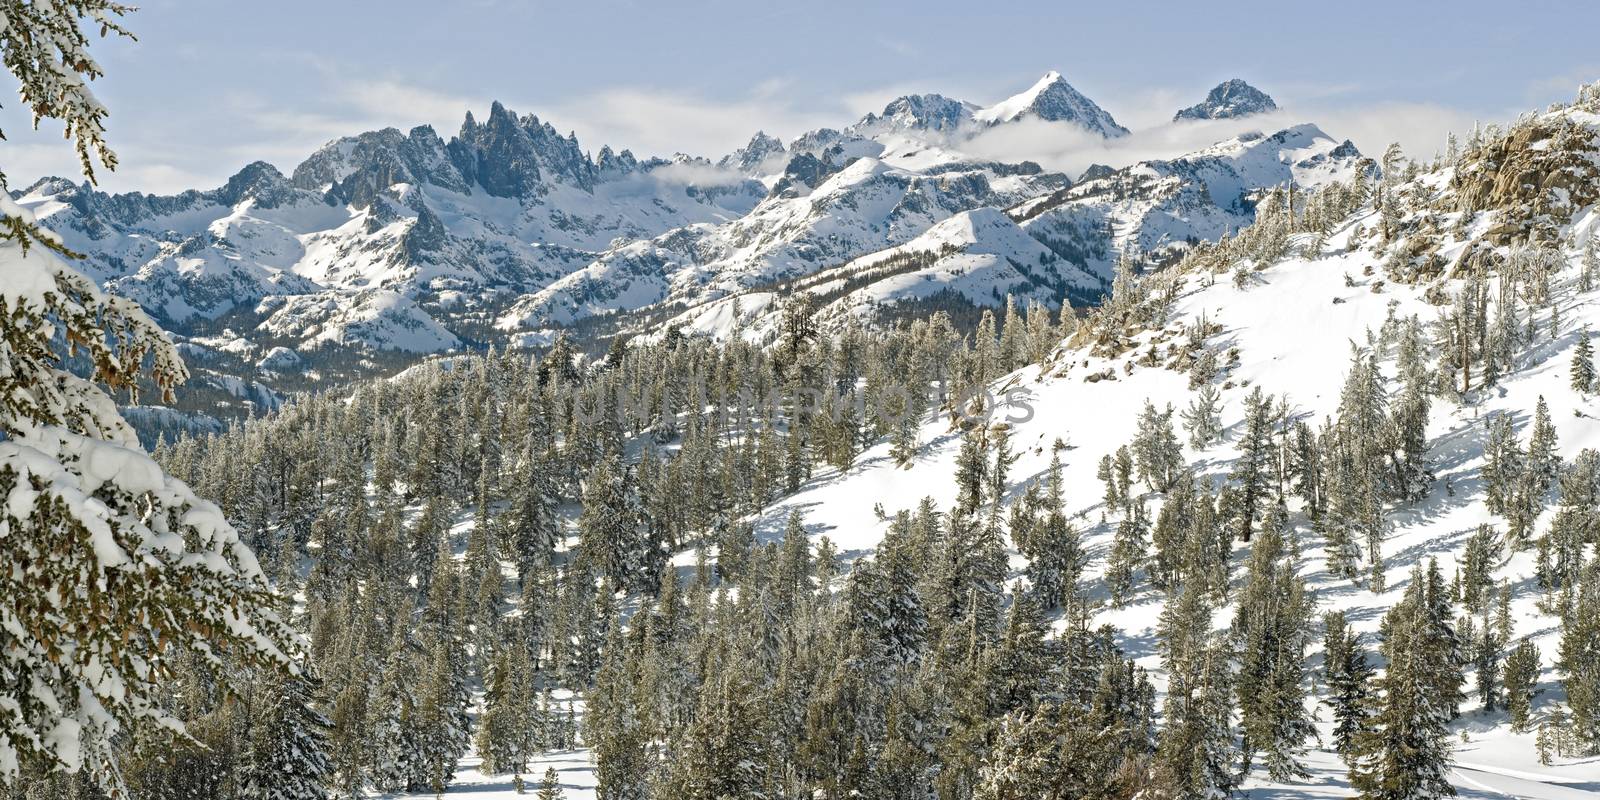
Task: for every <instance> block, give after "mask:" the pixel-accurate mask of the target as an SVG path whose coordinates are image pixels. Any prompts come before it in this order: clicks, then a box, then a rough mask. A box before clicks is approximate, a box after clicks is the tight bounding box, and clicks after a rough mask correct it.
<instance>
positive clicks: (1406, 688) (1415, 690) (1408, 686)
mask: <svg viewBox="0 0 1600 800" xmlns="http://www.w3.org/2000/svg"><path fill="white" fill-rule="evenodd" d="M1412 581H1413V583H1412V585H1413V586H1414V587H1417V588H1416V589H1415V590H1413V591H1408V597H1407V599H1406V601H1404V602H1402V603H1401V604H1399V605H1397V606H1395V607H1394V608H1393V609H1391V610H1390V611H1389V613H1388V615H1386V616H1385V617H1384V637H1385V638H1384V651H1385V653H1386V654H1388V656H1389V663H1388V666H1387V668H1386V669H1385V670H1384V674H1383V675H1382V676H1381V677H1379V678H1378V679H1377V681H1376V683H1375V690H1376V693H1375V695H1374V699H1373V704H1374V708H1375V711H1374V713H1373V716H1372V719H1371V720H1370V721H1369V723H1368V728H1367V729H1366V730H1365V731H1363V732H1361V733H1359V734H1358V735H1357V736H1356V738H1355V742H1354V749H1355V753H1356V758H1355V760H1354V761H1353V763H1352V766H1351V769H1350V783H1351V785H1352V786H1354V787H1355V789H1356V790H1357V791H1358V792H1360V797H1362V798H1364V799H1365V800H1435V799H1436V798H1441V797H1450V796H1453V795H1454V794H1455V790H1454V789H1453V788H1452V787H1451V786H1450V782H1449V780H1448V778H1447V776H1448V774H1449V771H1450V764H1451V748H1450V740H1449V733H1450V732H1449V722H1450V718H1451V716H1452V711H1451V708H1450V705H1451V704H1450V703H1449V701H1448V700H1447V699H1446V698H1444V697H1441V696H1440V695H1439V694H1438V693H1437V692H1436V691H1435V690H1436V685H1435V680H1434V678H1433V673H1434V671H1435V669H1436V665H1431V664H1430V663H1429V662H1430V661H1433V662H1437V661H1438V660H1439V659H1441V658H1447V657H1448V655H1447V654H1446V653H1443V652H1441V649H1440V644H1441V643H1440V642H1439V641H1438V639H1437V636H1436V632H1435V626H1434V625H1433V622H1432V620H1431V619H1430V613H1429V608H1428V603H1427V601H1426V598H1425V597H1424V596H1423V592H1424V591H1425V587H1426V585H1427V578H1426V576H1425V575H1424V573H1423V571H1422V569H1421V567H1420V565H1419V566H1418V568H1417V569H1415V570H1413V571H1412ZM1452 666H1453V665H1452Z"/></svg>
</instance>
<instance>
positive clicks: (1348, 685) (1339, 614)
mask: <svg viewBox="0 0 1600 800" xmlns="http://www.w3.org/2000/svg"><path fill="white" fill-rule="evenodd" d="M1372 673H1373V669H1372V665H1371V663H1370V662H1368V661H1367V652H1366V649H1365V648H1364V647H1362V646H1361V636H1360V634H1358V633H1356V632H1355V631H1354V630H1353V629H1351V627H1350V624H1349V622H1348V621H1347V620H1346V618H1345V614H1344V612H1343V611H1330V612H1328V613H1327V614H1325V615H1324V616H1323V660H1322V676H1323V685H1324V686H1326V687H1327V691H1328V696H1327V698H1326V699H1325V700H1324V702H1325V703H1326V704H1327V705H1328V706H1329V708H1330V709H1332V711H1333V746H1334V750H1335V751H1337V752H1338V753H1339V755H1340V756H1341V757H1343V758H1344V759H1345V761H1346V763H1349V762H1350V760H1351V757H1352V756H1353V755H1354V753H1355V750H1354V743H1355V740H1356V737H1357V736H1358V735H1360V733H1361V731H1363V730H1365V729H1366V727H1367V723H1368V720H1369V718H1370V717H1371V715H1372V710H1373V709H1372V704H1371V702H1370V700H1369V698H1370V689H1369V683H1370V681H1371V679H1372Z"/></svg>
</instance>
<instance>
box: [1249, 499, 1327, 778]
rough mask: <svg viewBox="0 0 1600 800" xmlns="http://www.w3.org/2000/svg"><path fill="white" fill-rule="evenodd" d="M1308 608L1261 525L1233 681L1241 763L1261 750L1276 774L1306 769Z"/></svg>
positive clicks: (1276, 538)
mask: <svg viewBox="0 0 1600 800" xmlns="http://www.w3.org/2000/svg"><path fill="white" fill-rule="evenodd" d="M1312 608H1313V601H1312V599H1311V596H1310V594H1309V593H1308V592H1307V591H1306V587H1305V581H1304V579H1302V578H1301V577H1300V576H1299V575H1297V574H1295V570H1294V565H1293V561H1292V559H1291V558H1290V557H1289V555H1288V553H1287V552H1286V551H1285V547H1284V542H1283V537H1282V535H1281V534H1280V533H1279V532H1278V531H1277V530H1275V529H1272V528H1269V527H1265V526H1264V527H1263V530H1262V532H1261V534H1260V535H1258V536H1257V537H1256V539H1255V541H1254V542H1253V543H1252V544H1251V548H1250V562H1249V567H1248V571H1247V573H1246V582H1245V589H1244V593H1243V594H1242V595H1241V596H1240V597H1239V605H1238V610H1237V611H1236V613H1235V615H1234V621H1233V628H1232V631H1231V633H1232V636H1233V637H1234V642H1235V647H1237V648H1238V660H1239V667H1238V674H1237V676H1236V678H1235V680H1236V681H1237V685H1238V695H1239V710H1240V720H1239V725H1240V729H1241V731H1242V733H1243V743H1242V745H1241V748H1240V749H1241V751H1242V752H1243V753H1244V759H1245V767H1246V769H1247V770H1248V768H1249V764H1250V761H1251V759H1252V757H1253V756H1254V755H1255V754H1256V753H1257V752H1259V753H1261V754H1262V763H1263V765H1264V766H1265V767H1266V768H1267V774H1268V775H1269V776H1271V777H1272V779H1273V780H1276V781H1287V780H1292V779H1294V778H1303V777H1306V776H1307V775H1309V773H1307V772H1306V769H1305V766H1304V765H1303V764H1302V763H1301V762H1300V758H1301V756H1302V755H1303V754H1304V752H1305V742H1306V740H1307V739H1308V738H1310V737H1311V736H1312V735H1313V734H1314V733H1315V727H1314V726H1313V724H1312V720H1311V716H1310V714H1309V713H1307V711H1306V704H1305V680H1304V677H1305V676H1304V665H1305V649H1306V645H1307V644H1308V639H1309V637H1310V632H1311V619H1312Z"/></svg>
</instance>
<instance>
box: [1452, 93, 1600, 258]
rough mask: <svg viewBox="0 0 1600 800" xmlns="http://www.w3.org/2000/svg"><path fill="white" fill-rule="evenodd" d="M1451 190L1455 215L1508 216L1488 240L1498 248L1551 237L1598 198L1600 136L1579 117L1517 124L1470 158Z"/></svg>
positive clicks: (1458, 172)
mask: <svg viewBox="0 0 1600 800" xmlns="http://www.w3.org/2000/svg"><path fill="white" fill-rule="evenodd" d="M1580 108H1581V104H1580V106H1574V107H1573V109H1572V110H1574V111H1576V112H1577V113H1582V112H1581V111H1578V110H1579V109H1580ZM1452 184H1453V186H1454V188H1455V194H1456V205H1457V209H1456V210H1458V211H1468V212H1478V211H1499V212H1502V215H1501V219H1500V221H1499V222H1498V223H1497V224H1496V225H1495V226H1494V227H1493V228H1491V229H1490V230H1489V231H1488V232H1487V234H1486V236H1487V238H1488V239H1489V240H1490V241H1492V242H1494V243H1495V244H1508V243H1511V242H1515V241H1519V240H1522V239H1525V238H1533V239H1544V238H1553V236H1554V232H1555V231H1556V230H1557V229H1558V228H1559V227H1560V226H1561V225H1564V224H1566V223H1567V222H1570V221H1571V220H1572V215H1573V214H1574V213H1575V212H1576V211H1577V210H1578V209H1580V208H1582V207H1584V206H1587V205H1589V204H1591V203H1594V202H1596V200H1600V131H1597V130H1596V128H1595V127H1593V126H1592V124H1585V123H1584V121H1581V120H1580V119H1579V118H1578V116H1576V114H1575V113H1567V114H1557V115H1547V116H1544V117H1538V118H1533V119H1530V120H1528V121H1525V122H1521V123H1518V124H1517V125H1516V126H1515V127H1514V128H1512V129H1511V131H1509V132H1508V133H1507V134H1506V135H1504V136H1501V137H1498V138H1496V139H1494V140H1492V141H1489V142H1486V143H1484V144H1483V145H1482V146H1481V147H1479V148H1477V149H1476V150H1474V151H1471V152H1469V153H1467V154H1466V156H1465V157H1464V158H1463V160H1462V163H1461V165H1460V166H1459V167H1458V168H1457V170H1456V174H1455V176H1454V177H1453V178H1452Z"/></svg>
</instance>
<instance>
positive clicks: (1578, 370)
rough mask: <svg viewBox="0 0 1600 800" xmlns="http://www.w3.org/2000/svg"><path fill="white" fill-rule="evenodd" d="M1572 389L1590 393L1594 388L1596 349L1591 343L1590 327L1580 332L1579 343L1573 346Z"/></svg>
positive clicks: (1581, 392) (1580, 392)
mask: <svg viewBox="0 0 1600 800" xmlns="http://www.w3.org/2000/svg"><path fill="white" fill-rule="evenodd" d="M1571 375H1572V390H1573V391H1575V392H1578V393H1579V394H1588V393H1589V392H1590V390H1592V389H1593V388H1594V349H1593V347H1592V345H1590V344H1589V329H1588V328H1584V329H1583V330H1582V331H1581V332H1580V333H1579V334H1578V344H1577V346H1575V347H1573V348H1572V370H1571Z"/></svg>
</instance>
